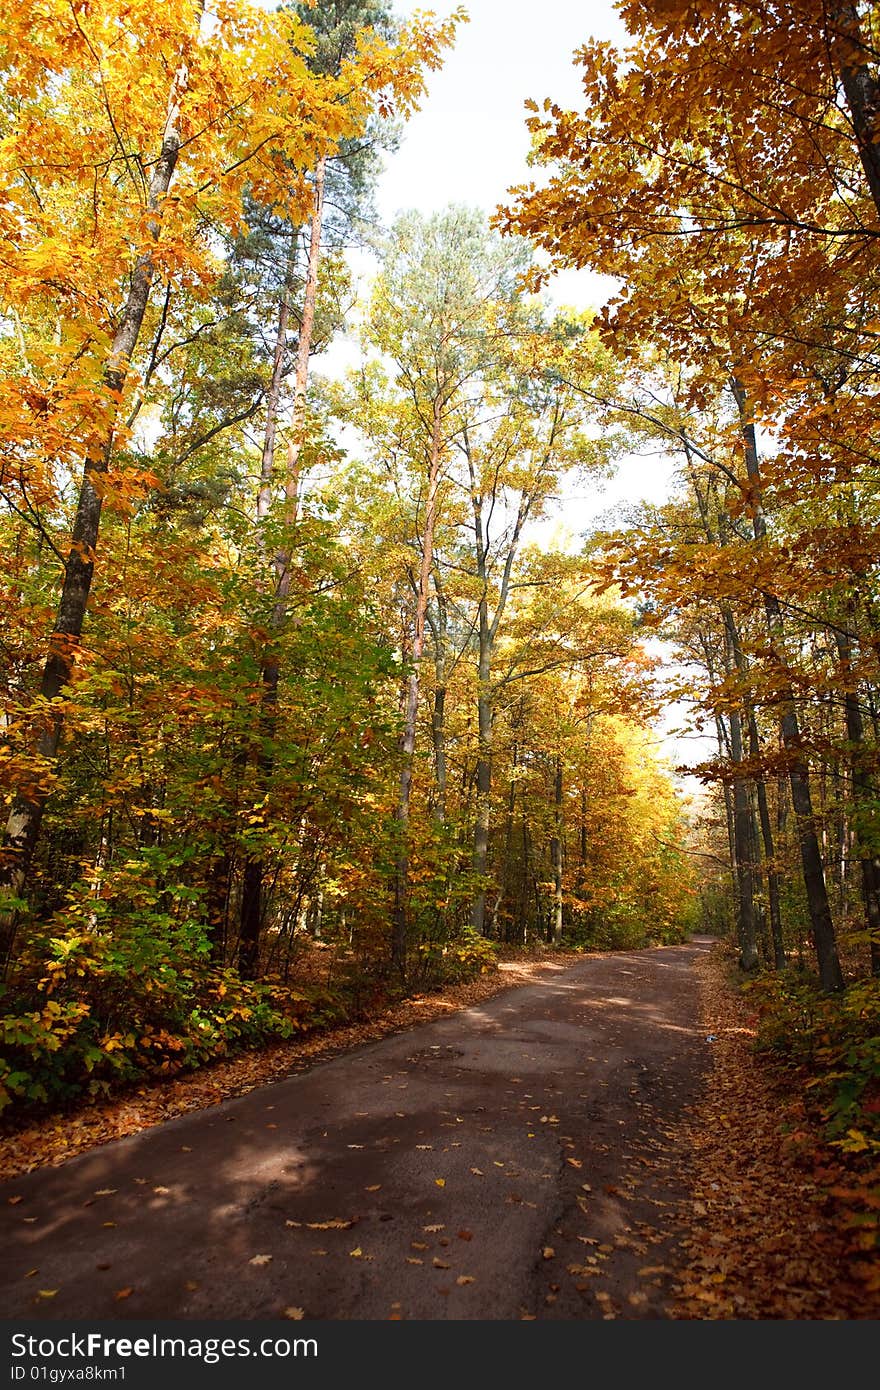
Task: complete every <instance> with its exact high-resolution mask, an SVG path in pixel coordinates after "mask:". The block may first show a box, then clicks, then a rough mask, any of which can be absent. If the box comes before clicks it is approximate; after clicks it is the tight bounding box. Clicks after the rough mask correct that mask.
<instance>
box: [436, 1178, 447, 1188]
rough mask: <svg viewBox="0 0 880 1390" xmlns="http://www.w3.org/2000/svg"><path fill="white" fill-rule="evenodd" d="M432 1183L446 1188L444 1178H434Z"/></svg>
mask: <svg viewBox="0 0 880 1390" xmlns="http://www.w3.org/2000/svg"><path fill="white" fill-rule="evenodd" d="M434 1182H435V1183H436V1185H437V1186H438V1187H445V1186H446V1179H445V1178H435V1179H434Z"/></svg>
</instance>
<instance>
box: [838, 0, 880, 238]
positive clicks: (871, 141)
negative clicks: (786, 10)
mask: <svg viewBox="0 0 880 1390" xmlns="http://www.w3.org/2000/svg"><path fill="white" fill-rule="evenodd" d="M827 14H828V18H829V20H830V23H831V27H832V33H831V34H830V36H829V37H830V40H831V42H830V47H831V50H832V52H833V53H834V54H835V56H836V59H837V63H838V70H839V73H840V82H841V86H842V87H843V91H844V95H845V97H846V104H847V106H848V107H849V112H850V116H851V117H852V126H853V133H854V135H855V142H856V148H857V149H858V152H859V159H860V160H861V164H862V169H863V170H864V173H865V178H866V180H867V183H868V188H869V190H870V193H871V197H872V199H873V200H874V207H875V208H876V210H877V213H878V215H880V84H878V82H877V79H876V78H875V77H874V74H873V73H872V71H871V68H870V65H869V63H868V61H867V60H868V54H869V50H868V48H867V46H866V44H865V40H864V36H863V34H862V27H861V21H860V19H859V10H858V5H857V4H855V3H853V0H844V3H842V4H841V3H840V2H839V0H838V2H837V3H832V4H831V5H830V6H829V8H828V11H827Z"/></svg>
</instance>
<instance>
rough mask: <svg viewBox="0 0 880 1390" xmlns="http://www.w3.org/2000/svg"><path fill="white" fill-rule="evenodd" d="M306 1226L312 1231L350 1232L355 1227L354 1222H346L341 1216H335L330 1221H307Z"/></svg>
mask: <svg viewBox="0 0 880 1390" xmlns="http://www.w3.org/2000/svg"><path fill="white" fill-rule="evenodd" d="M306 1225H307V1226H308V1228H309V1230H310V1231H348V1230H350V1229H351V1227H352V1226H353V1225H354V1221H345V1220H344V1219H343V1218H342V1217H341V1216H334V1217H333V1218H332V1220H330V1221H307V1222H306Z"/></svg>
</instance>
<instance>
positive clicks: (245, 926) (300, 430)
mask: <svg viewBox="0 0 880 1390" xmlns="http://www.w3.org/2000/svg"><path fill="white" fill-rule="evenodd" d="M326 172H327V161H326V157H325V156H324V155H322V156H321V158H320V159H319V160H318V163H317V166H316V169H315V184H314V197H313V203H312V220H311V227H310V230H309V262H308V269H307V272H306V283H305V290H304V292H303V309H302V321H301V324H300V331H299V339H298V342H297V350H296V380H295V386H294V398H293V411H292V415H291V425H290V434H289V437H288V443H287V462H286V469H285V480H284V521H285V524H286V525H287V526H288V527H291V526H293V525H294V524H295V522H296V518H297V512H298V510H299V490H300V454H301V452H302V445H303V441H304V438H305V428H306V398H307V392H308V380H309V358H310V356H311V350H312V337H313V334H314V325H315V306H316V304H317V299H318V270H319V266H320V258H321V227H322V219H323V213H324V182H325V178H326ZM289 280H290V268H289V266H288V272H287V276H286V277H285V285H284V290H283V293H282V297H281V303H280V305H279V312H278V333H277V337H276V343H275V360H274V363H273V370H272V383H271V386H270V394H269V399H268V402H267V411H266V427H265V432H264V436H263V456H262V467H261V474H260V490H259V495H258V498H257V519H258V522H262V521H264V519H265V517H266V515H267V514H268V511H269V507H270V505H271V500H272V470H273V461H274V456H275V438H276V428H277V412H278V397H279V394H280V386H281V371H282V363H283V357H284V339H285V336H286V332H287V325H288V316H289V309H288V307H287V306H288V298H289ZM272 387H274V388H275V389H274V395H273V391H272ZM273 566H274V569H275V592H274V596H273V597H274V604H273V609H272V618H271V627H272V631H273V633H274V634H278V633H280V631H281V629H282V628H283V626H284V622H285V619H286V617H287V599H288V595H289V593H290V578H291V576H290V551H289V549H287V547H286V545H284V546H282V547H281V548H280V549H279V550H278V552H277V553H276V555H275V557H274V560H273ZM271 647H272V649H271V650H270V651H269V653H268V655H266V656H265V657H264V658H263V661H262V665H261V670H260V679H261V682H262V686H261V699H260V716H259V718H260V752H259V754H258V767H259V784H260V787H261V788H262V789H265V788H268V786H269V784H270V783H271V780H272V773H273V771H274V766H275V755H274V751H273V741H274V738H275V732H276V728H277V723H278V686H279V681H280V678H281V666H280V662H279V659H278V653H277V650H276V649H275V643H274V642H273V643H272V644H271ZM265 872H266V866H265V861H264V859H263V857H262V855H260V854H255V855H249V856H248V858H247V859H246V860H245V865H244V874H243V878H242V889H241V910H240V917H239V934H238V966H239V970H240V972H241V974H242V975H243V976H244V977H245V978H246V979H252V978H253V977H254V976H255V975H256V973H257V970H258V967H259V954H260V932H261V930H262V924H263V916H264V908H265V904H264V901H263V899H264V878H265Z"/></svg>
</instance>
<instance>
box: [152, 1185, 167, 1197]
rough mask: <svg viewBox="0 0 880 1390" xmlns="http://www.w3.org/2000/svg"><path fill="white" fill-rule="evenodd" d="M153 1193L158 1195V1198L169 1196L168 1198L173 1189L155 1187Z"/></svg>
mask: <svg viewBox="0 0 880 1390" xmlns="http://www.w3.org/2000/svg"><path fill="white" fill-rule="evenodd" d="M153 1191H154V1192H155V1193H156V1195H157V1196H158V1197H167V1196H168V1193H169V1192H170V1191H171V1188H170V1187H154V1188H153Z"/></svg>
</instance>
